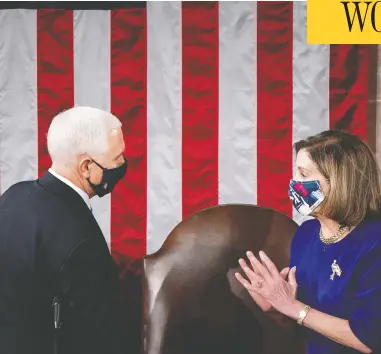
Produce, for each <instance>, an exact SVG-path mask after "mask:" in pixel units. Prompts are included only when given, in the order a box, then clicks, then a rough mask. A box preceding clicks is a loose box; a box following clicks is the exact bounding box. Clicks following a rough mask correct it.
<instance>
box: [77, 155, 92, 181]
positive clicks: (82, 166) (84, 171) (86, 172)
mask: <svg viewBox="0 0 381 354" xmlns="http://www.w3.org/2000/svg"><path fill="white" fill-rule="evenodd" d="M91 165H92V161H91V159H90V158H88V157H85V158H83V159H81V160H80V161H79V171H80V173H81V175H82V176H83V177H85V178H89V177H90V171H91Z"/></svg>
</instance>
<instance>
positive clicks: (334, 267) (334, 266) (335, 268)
mask: <svg viewBox="0 0 381 354" xmlns="http://www.w3.org/2000/svg"><path fill="white" fill-rule="evenodd" d="M331 268H332V274H331V276H330V277H329V278H330V279H331V280H333V278H334V277H335V275H337V276H338V277H340V276H341V273H342V270H341V268H340V266H339V265H338V264H337V263H336V259H335V260H334V261H333V263H332V265H331Z"/></svg>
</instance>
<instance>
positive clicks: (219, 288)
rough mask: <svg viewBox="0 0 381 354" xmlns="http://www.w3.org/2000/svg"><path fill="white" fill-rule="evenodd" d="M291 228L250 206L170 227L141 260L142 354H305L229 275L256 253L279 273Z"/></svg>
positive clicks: (299, 343)
mask: <svg viewBox="0 0 381 354" xmlns="http://www.w3.org/2000/svg"><path fill="white" fill-rule="evenodd" d="M296 227H297V225H296V223H295V222H294V221H292V220H291V219H290V218H288V217H287V216H285V215H283V214H281V213H279V212H276V211H274V210H270V209H264V208H259V207H257V206H254V205H225V206H218V207H214V208H210V209H205V210H203V211H201V212H199V213H197V214H194V215H192V216H191V217H189V218H187V219H185V220H183V221H182V222H181V223H180V224H178V225H177V227H176V228H175V229H174V230H173V231H172V232H171V233H170V235H169V236H168V237H167V239H166V241H165V243H164V244H163V246H162V247H161V249H160V250H159V251H158V252H156V253H154V254H152V255H149V256H147V257H146V258H145V259H144V267H145V272H144V279H143V294H144V295H143V296H144V297H143V307H144V313H143V325H144V329H143V342H144V343H143V345H144V353H145V354H225V353H229V354H249V353H250V354H282V353H292V354H299V353H305V350H304V343H303V341H302V340H301V339H299V337H297V336H294V335H293V333H294V332H291V331H288V330H286V329H284V327H282V326H280V325H279V324H277V322H276V321H274V320H272V319H271V318H270V316H272V315H270V314H269V313H263V312H262V311H261V309H260V308H259V307H258V306H257V305H256V304H255V303H254V301H253V300H252V299H251V297H250V296H249V295H248V293H247V291H246V290H245V289H244V288H243V287H242V286H241V285H240V284H239V283H238V281H237V280H236V279H235V277H234V272H235V271H237V270H239V269H240V267H239V264H238V259H239V258H240V257H245V252H246V251H247V250H252V251H253V252H254V253H255V254H257V253H258V252H259V250H261V249H262V250H264V251H265V252H266V253H267V254H268V255H269V256H270V258H271V259H272V260H273V261H274V263H275V264H276V265H277V266H278V269H281V268H283V267H286V266H287V265H288V261H289V247H290V242H291V239H292V237H293V234H294V232H295V229H296ZM292 326H294V321H292Z"/></svg>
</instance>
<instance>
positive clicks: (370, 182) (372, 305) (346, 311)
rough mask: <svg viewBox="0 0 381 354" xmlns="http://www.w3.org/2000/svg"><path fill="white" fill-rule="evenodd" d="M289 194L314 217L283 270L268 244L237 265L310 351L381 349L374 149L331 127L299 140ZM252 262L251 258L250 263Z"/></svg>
mask: <svg viewBox="0 0 381 354" xmlns="http://www.w3.org/2000/svg"><path fill="white" fill-rule="evenodd" d="M295 151H296V154H297V155H296V156H297V158H296V175H295V177H294V180H292V181H291V182H290V187H289V196H290V200H291V202H292V203H293V205H294V207H295V208H296V209H297V210H298V211H299V212H300V213H301V214H303V215H309V216H312V217H313V218H312V219H311V220H307V221H305V222H304V223H302V224H301V225H300V226H299V227H298V229H297V231H296V233H295V236H294V238H293V241H292V245H291V260H290V267H288V268H286V269H283V270H282V271H280V272H279V271H278V269H277V268H276V266H275V265H274V263H273V262H272V261H271V260H270V259H269V257H268V256H267V255H266V254H265V253H264V252H259V257H258V258H257V257H255V256H254V254H253V253H252V252H247V257H248V260H249V262H246V261H245V260H244V259H240V260H239V263H240V265H241V267H242V269H243V271H244V272H245V274H246V276H247V279H245V278H244V277H242V276H241V275H240V274H239V273H236V277H237V279H238V280H239V281H240V282H241V284H242V285H243V286H245V287H246V289H247V290H248V292H249V293H250V295H251V296H252V298H253V300H254V301H256V303H257V304H258V305H259V306H260V307H261V308H262V310H263V311H269V310H271V309H272V310H275V311H278V312H280V313H282V314H283V315H285V316H287V317H289V318H291V319H293V320H295V323H297V324H299V325H300V326H303V327H304V330H305V331H306V334H307V338H308V354H338V353H346V354H347V353H358V352H362V353H381V217H380V214H381V213H380V211H381V188H380V179H379V177H380V176H379V172H378V167H377V162H376V160H375V157H374V155H373V153H372V152H371V150H370V149H369V147H368V146H367V145H366V144H365V143H364V142H363V141H361V140H360V139H358V138H357V137H355V136H353V135H351V134H348V133H344V132H341V131H335V130H330V131H326V132H322V133H320V134H318V135H315V136H312V137H309V138H307V139H305V140H302V141H299V142H298V143H296V144H295ZM249 265H250V266H249Z"/></svg>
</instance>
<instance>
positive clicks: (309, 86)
mask: <svg viewBox="0 0 381 354" xmlns="http://www.w3.org/2000/svg"><path fill="white" fill-rule="evenodd" d="M293 41H294V42H293V58H294V59H293V80H292V81H293V143H295V142H297V141H298V140H300V139H304V138H306V137H308V136H310V135H314V134H317V133H319V132H321V131H324V130H327V129H329V46H328V45H309V44H307V41H306V3H305V2H295V3H294V37H293ZM293 171H294V173H295V158H294V159H293ZM293 213H294V215H293V218H294V220H295V221H296V222H297V223H301V222H303V221H304V220H306V219H309V218H305V217H302V216H301V215H300V214H299V213H298V212H297V211H295V210H294V211H293Z"/></svg>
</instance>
